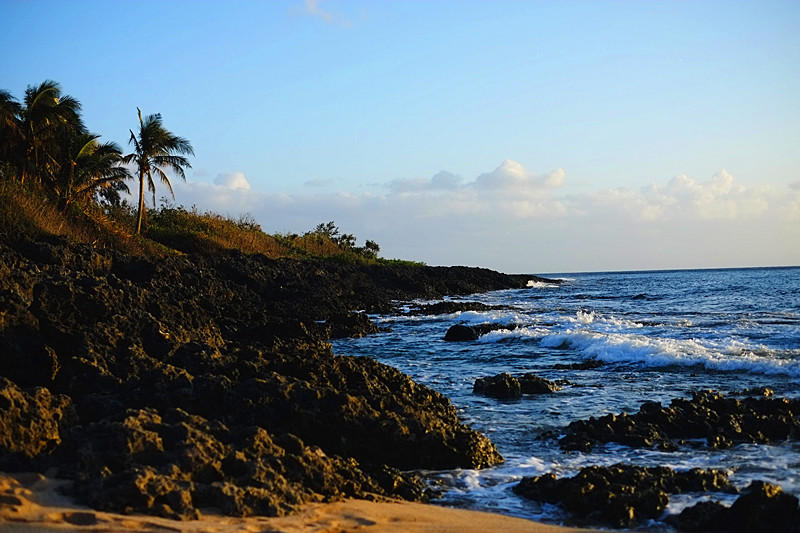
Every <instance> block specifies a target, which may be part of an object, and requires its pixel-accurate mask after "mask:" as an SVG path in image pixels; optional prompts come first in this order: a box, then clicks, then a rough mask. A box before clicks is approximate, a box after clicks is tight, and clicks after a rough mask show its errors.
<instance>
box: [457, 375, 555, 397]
mask: <svg viewBox="0 0 800 533" xmlns="http://www.w3.org/2000/svg"><path fill="white" fill-rule="evenodd" d="M559 390H561V387H560V386H559V385H558V384H557V383H554V382H552V381H550V380H547V379H544V378H541V377H539V376H537V375H536V374H533V373H532V372H528V373H525V374H522V375H521V376H512V375H511V374H509V373H507V372H505V373H502V374H497V375H496V376H491V377H486V378H478V379H476V380H475V384H474V385H473V386H472V392H473V393H475V394H483V395H484V396H492V397H494V398H520V397H522V395H523V394H547V393H550V392H556V391H559Z"/></svg>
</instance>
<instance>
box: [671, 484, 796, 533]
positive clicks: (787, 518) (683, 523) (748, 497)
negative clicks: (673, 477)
mask: <svg viewBox="0 0 800 533" xmlns="http://www.w3.org/2000/svg"><path fill="white" fill-rule="evenodd" d="M669 522H670V523H671V524H673V525H674V526H675V527H677V528H678V529H681V530H683V531H727V532H735V533H738V532H741V533H745V532H748V533H750V532H753V533H768V532H770V533H771V532H774V533H797V532H799V531H800V507H798V500H797V497H795V496H792V495H791V494H786V493H785V492H783V490H782V489H781V488H780V487H779V486H777V485H773V484H771V483H767V482H764V481H753V482H752V483H751V484H750V485H749V486H748V487H747V488H746V489H745V490H744V491H743V492H742V495H741V496H739V497H738V498H737V499H736V501H734V502H733V505H731V506H730V507H725V506H724V505H722V504H720V503H718V502H700V503H698V504H695V505H693V506H691V507H687V508H686V509H684V510H683V511H681V513H680V514H679V515H677V516H675V517H670V520H669Z"/></svg>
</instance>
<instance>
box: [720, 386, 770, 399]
mask: <svg viewBox="0 0 800 533" xmlns="http://www.w3.org/2000/svg"><path fill="white" fill-rule="evenodd" d="M774 395H775V391H774V390H772V389H771V388H769V387H754V388H752V389H744V390H741V391H734V392H731V396H761V397H762V398H772V397H773V396H774Z"/></svg>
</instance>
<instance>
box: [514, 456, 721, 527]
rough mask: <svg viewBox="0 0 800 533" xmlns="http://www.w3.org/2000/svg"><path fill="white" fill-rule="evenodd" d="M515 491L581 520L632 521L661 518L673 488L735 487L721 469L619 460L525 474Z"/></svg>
mask: <svg viewBox="0 0 800 533" xmlns="http://www.w3.org/2000/svg"><path fill="white" fill-rule="evenodd" d="M513 490H514V492H515V493H517V494H519V495H520V496H523V497H525V498H528V499H531V500H537V501H542V502H548V503H555V504H558V505H560V506H562V507H563V508H564V509H565V510H567V511H569V512H570V513H571V514H572V515H573V516H574V517H576V518H577V519H578V520H577V522H576V523H579V524H603V525H608V526H612V527H626V528H627V527H631V526H633V525H635V524H637V523H641V522H642V521H643V520H647V519H650V518H657V517H659V516H660V515H661V514H662V513H663V512H664V509H666V506H667V504H668V503H669V494H676V493H682V492H695V491H730V490H732V489H731V487H730V485H729V483H728V478H727V476H726V474H725V473H724V472H722V471H719V470H712V469H709V470H703V469H697V468H695V469H692V470H689V471H686V472H678V471H675V470H672V469H671V468H666V467H652V468H651V467H641V466H633V465H624V464H616V465H613V466H608V467H601V466H590V467H587V468H583V469H582V470H581V471H580V472H579V473H578V474H576V475H575V476H573V477H570V478H561V479H558V478H556V477H555V476H554V475H553V474H544V475H542V476H536V477H528V478H523V479H522V481H520V483H519V484H518V485H516V486H514V488H513Z"/></svg>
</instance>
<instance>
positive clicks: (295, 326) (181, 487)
mask: <svg viewBox="0 0 800 533" xmlns="http://www.w3.org/2000/svg"><path fill="white" fill-rule="evenodd" d="M0 273H2V274H3V275H0V353H2V354H3V357H2V358H0V430H1V431H0V466H2V467H3V468H6V469H20V468H26V469H31V470H37V471H40V472H41V471H45V470H47V469H49V468H53V467H57V469H58V472H57V475H59V476H60V477H65V478H69V479H72V480H74V481H75V490H76V495H77V496H78V497H79V499H80V501H82V502H83V503H88V504H89V505H92V506H95V507H98V508H102V509H106V510H117V511H126V512H145V513H151V514H159V515H162V516H169V517H176V518H193V517H195V516H196V509H197V508H198V507H205V506H210V507H217V508H220V509H222V510H223V512H225V513H228V514H236V515H245V514H252V513H263V514H282V513H285V512H288V511H289V510H291V509H293V508H294V507H295V506H297V505H298V504H300V503H303V502H306V501H318V500H324V499H336V498H342V497H362V498H363V497H372V495H375V494H378V495H386V496H392V497H401V498H408V499H424V498H426V497H427V493H426V491H425V489H424V486H423V485H422V483H421V481H420V480H419V478H418V477H417V476H415V475H413V474H408V473H403V472H402V471H408V470H412V469H420V468H426V469H428V468H430V469H445V468H459V467H461V468H481V467H486V466H491V465H494V464H498V463H499V462H502V457H501V456H500V455H499V454H498V453H497V450H496V449H495V447H494V445H493V444H492V443H491V442H490V441H489V440H488V439H487V438H486V437H485V436H483V435H481V434H479V433H477V432H475V431H473V430H471V429H470V428H468V427H467V426H465V425H464V424H463V423H462V422H461V421H460V420H459V418H458V414H457V412H456V410H455V408H454V407H453V405H452V404H451V403H450V402H449V400H447V398H445V397H444V396H442V395H441V394H439V393H437V392H435V391H433V390H431V389H429V388H427V387H425V386H422V385H419V384H417V383H415V382H413V381H412V380H411V379H410V378H409V377H408V376H406V375H405V374H402V373H401V372H399V371H398V370H396V369H394V368H391V367H388V366H386V365H382V364H380V363H378V362H376V361H374V360H372V359H369V358H358V357H337V356H334V355H333V353H332V352H331V347H330V344H328V343H327V342H326V341H327V338H329V336H333V335H354V334H355V335H358V334H364V333H368V332H370V331H374V326H373V325H372V324H371V322H370V321H369V319H368V317H367V316H366V315H365V314H363V313H354V312H352V311H351V310H352V309H365V310H374V309H386V308H388V307H390V306H391V304H390V302H391V300H395V299H410V298H438V297H441V296H443V295H445V294H465V293H474V292H478V291H484V290H491V289H500V288H509V287H516V286H520V283H521V282H520V281H519V280H515V279H513V278H510V277H508V276H505V275H502V274H498V273H496V272H491V271H488V270H483V269H469V268H460V267H459V268H440V267H436V268H428V267H420V266H410V265H384V266H381V265H356V264H346V263H342V262H335V261H330V262H325V261H303V262H300V261H293V260H285V259H284V260H271V259H268V258H265V257H263V256H255V255H245V254H242V253H239V252H230V253H219V254H217V255H207V256H204V255H184V256H176V255H166V256H164V257H161V258H157V259H146V258H141V257H132V256H129V255H125V254H122V253H119V252H116V251H112V250H98V249H94V248H92V247H91V246H87V245H78V244H71V243H69V242H67V241H66V240H64V239H58V238H55V239H49V240H46V241H42V242H26V241H14V242H0Z"/></svg>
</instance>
